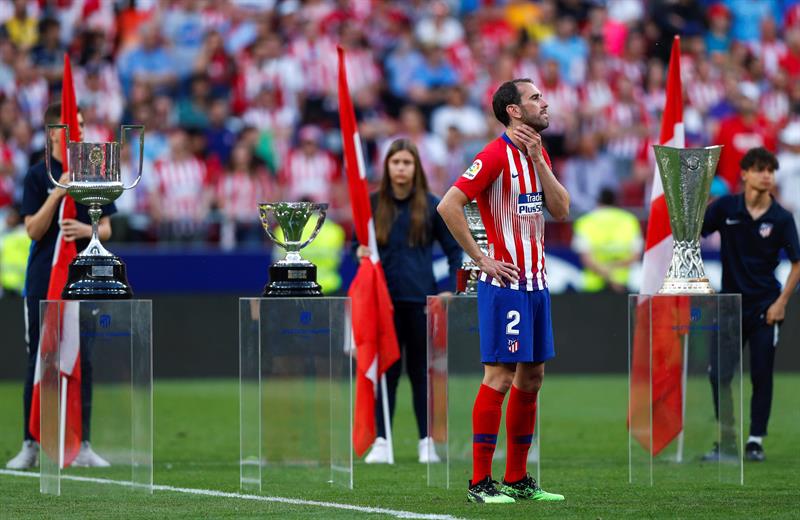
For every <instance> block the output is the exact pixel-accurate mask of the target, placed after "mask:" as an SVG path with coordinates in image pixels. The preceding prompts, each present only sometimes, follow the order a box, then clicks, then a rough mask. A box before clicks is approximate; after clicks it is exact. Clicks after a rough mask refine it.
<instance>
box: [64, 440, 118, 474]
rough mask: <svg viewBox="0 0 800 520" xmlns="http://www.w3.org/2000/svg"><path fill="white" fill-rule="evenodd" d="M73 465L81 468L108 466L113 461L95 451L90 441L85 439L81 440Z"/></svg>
mask: <svg viewBox="0 0 800 520" xmlns="http://www.w3.org/2000/svg"><path fill="white" fill-rule="evenodd" d="M72 465H73V466H75V467H79V468H107V467H109V466H111V463H109V462H108V461H107V460H106V459H104V458H103V457H101V456H100V455H98V454H97V453H95V451H94V450H93V449H92V445H91V444H89V441H83V442H81V449H80V451H79V452H78V456H77V457H75V460H73V461H72Z"/></svg>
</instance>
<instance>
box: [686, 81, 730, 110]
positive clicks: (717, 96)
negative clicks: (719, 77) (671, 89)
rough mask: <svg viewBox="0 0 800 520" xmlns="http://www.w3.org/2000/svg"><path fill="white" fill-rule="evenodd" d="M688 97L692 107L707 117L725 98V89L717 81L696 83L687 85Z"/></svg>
mask: <svg viewBox="0 0 800 520" xmlns="http://www.w3.org/2000/svg"><path fill="white" fill-rule="evenodd" d="M686 97H687V98H688V100H689V104H690V105H692V106H693V107H694V108H696V109H697V110H698V111H699V112H700V113H701V114H703V115H705V114H706V113H707V112H708V111H709V109H711V107H713V106H715V105H716V104H717V103H719V102H720V101H722V98H724V97H725V87H723V86H722V82H720V81H716V80H710V81H694V82H692V83H689V84H687V85H686Z"/></svg>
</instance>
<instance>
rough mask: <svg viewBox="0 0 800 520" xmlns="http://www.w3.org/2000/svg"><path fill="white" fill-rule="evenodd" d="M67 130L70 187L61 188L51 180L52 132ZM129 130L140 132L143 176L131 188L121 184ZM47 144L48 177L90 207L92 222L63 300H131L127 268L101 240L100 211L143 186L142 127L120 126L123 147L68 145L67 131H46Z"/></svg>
mask: <svg viewBox="0 0 800 520" xmlns="http://www.w3.org/2000/svg"><path fill="white" fill-rule="evenodd" d="M62 129H63V130H64V132H65V135H66V143H67V144H66V151H67V156H66V158H65V159H66V161H65V162H66V166H67V171H69V183H68V184H61V183H60V182H58V181H57V180H56V179H55V178H54V177H53V172H52V168H51V161H50V157H51V150H52V142H51V134H50V132H51V131H54V130H55V131H57V130H62ZM128 130H138V131H139V174H138V176H137V177H136V180H135V181H134V182H133V183H132V184H131V185H130V186H125V185H124V184H123V183H122V174H121V171H120V149H121V147H122V146H123V145H124V144H125V141H124V139H125V134H126V132H127V131H128ZM46 134H47V139H46V141H45V148H46V149H45V163H46V166H47V175H48V176H49V177H50V180H51V181H52V183H53V184H54V185H56V186H58V187H59V188H63V189H64V190H66V191H67V194H68V195H69V196H70V197H72V198H73V199H75V202H77V203H78V204H83V205H85V206H89V218H90V219H91V221H92V237H91V239H90V240H89V245H88V246H86V249H84V250H83V251H81V252H80V253H78V255H77V256H76V257H75V258H74V259H73V261H72V263H70V265H69V273H68V275H67V284H66V285H65V286H64V290H63V292H62V293H61V297H62V298H63V299H65V300H105V299H128V298H131V297H133V291H132V290H131V286H130V284H129V283H128V277H127V274H126V271H125V264H124V263H122V260H120V259H119V257H117V256H116V255H114V254H112V253H110V252H109V251H108V250H107V249H106V248H105V247H103V244H101V243H100V238H99V237H98V234H97V227H98V224H99V222H100V217H101V216H102V214H103V211H102V209H101V206H104V205H106V204H111V203H112V202H114V201H115V200H117V198H119V196H120V195H122V193H123V192H124V191H125V190H130V189H133V188H135V187H136V185H137V184H139V181H140V180H141V178H142V161H143V153H144V126H142V125H122V127H121V130H120V135H121V139H120V142H107V143H85V142H80V141H70V140H69V127H68V126H67V125H47V132H46Z"/></svg>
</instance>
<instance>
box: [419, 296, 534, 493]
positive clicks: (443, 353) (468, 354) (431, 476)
mask: <svg viewBox="0 0 800 520" xmlns="http://www.w3.org/2000/svg"><path fill="white" fill-rule="evenodd" d="M427 312H428V435H429V436H430V437H432V438H433V441H434V449H435V450H436V454H437V455H438V456H439V458H440V459H441V462H439V463H435V462H432V463H429V464H428V485H429V486H437V487H444V488H448V489H449V488H450V485H451V484H453V483H455V485H458V486H464V485H466V482H467V481H468V480H469V479H471V478H472V406H473V404H474V402H475V396H476V395H477V392H478V388H479V387H480V384H481V381H482V379H483V365H482V364H481V359H480V358H481V356H480V338H479V335H478V298H477V296H468V295H458V296H428V307H427ZM505 403H506V405H507V403H508V398H507V397H506V401H505ZM504 408H505V405H504ZM504 413H505V412H504ZM541 413H542V399H541V393H540V394H539V398H538V400H537V414H536V426H535V430H534V434H533V442H532V444H531V449H530V453H529V455H528V471H529V472H530V473H531V475H532V476H533V477H534V478H535V479H536V480H537V482H539V483H541V478H540V477H541V474H540V473H541V472H540V466H539V459H540V449H541V442H540V441H541V436H540V418H541ZM505 459H506V435H505V421H503V422H501V425H500V431H499V435H498V437H497V448H496V449H495V454H494V464H493V466H494V467H493V472H492V474H493V475H502V474H503V472H504V470H505Z"/></svg>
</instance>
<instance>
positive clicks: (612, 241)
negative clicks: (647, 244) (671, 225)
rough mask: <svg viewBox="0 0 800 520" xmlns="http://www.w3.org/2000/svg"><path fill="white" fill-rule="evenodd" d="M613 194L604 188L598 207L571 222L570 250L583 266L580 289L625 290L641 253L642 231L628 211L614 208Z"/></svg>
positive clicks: (592, 290) (636, 220) (596, 290)
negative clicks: (578, 256) (632, 266)
mask: <svg viewBox="0 0 800 520" xmlns="http://www.w3.org/2000/svg"><path fill="white" fill-rule="evenodd" d="M615 202H616V196H615V194H614V191H612V190H611V189H608V188H604V189H603V190H601V192H600V196H599V197H598V206H597V207H596V208H595V209H593V210H592V211H590V212H589V213H586V214H585V215H583V216H582V217H580V218H579V219H578V220H576V221H575V226H574V228H573V235H572V249H573V250H574V251H575V252H576V253H578V254H579V255H580V258H581V263H582V264H583V267H584V270H583V290H584V291H586V292H600V291H605V290H611V291H614V292H618V293H622V292H626V291H627V290H628V277H629V274H630V266H631V264H633V263H634V262H636V261H637V260H638V258H639V255H640V253H641V251H642V245H643V241H642V229H641V226H640V224H639V220H638V219H637V218H636V216H634V215H633V214H632V213H630V212H629V211H625V210H624V209H621V208H617V207H615V206H614V203H615Z"/></svg>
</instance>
